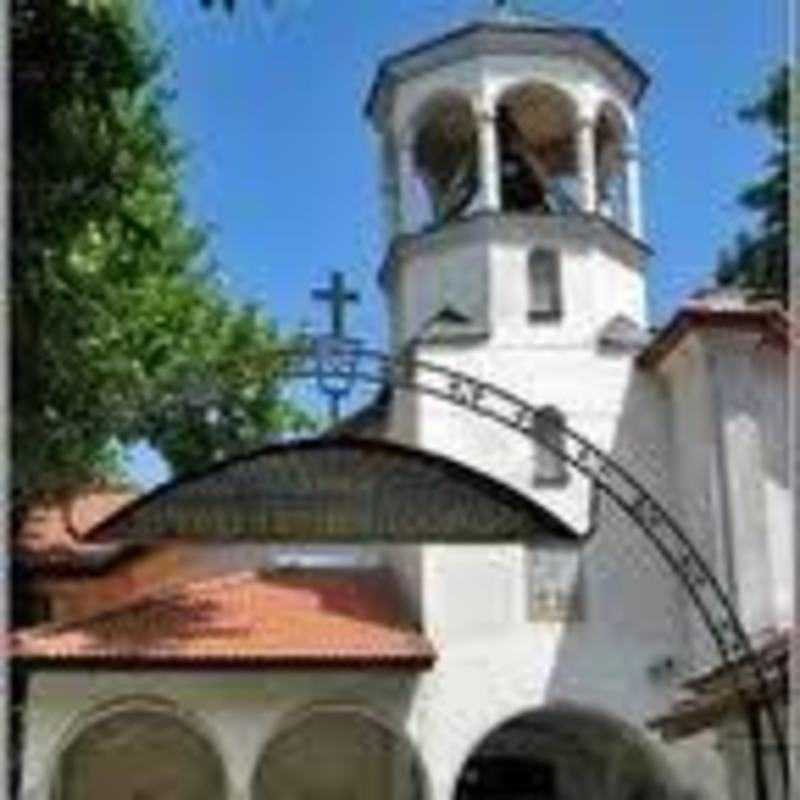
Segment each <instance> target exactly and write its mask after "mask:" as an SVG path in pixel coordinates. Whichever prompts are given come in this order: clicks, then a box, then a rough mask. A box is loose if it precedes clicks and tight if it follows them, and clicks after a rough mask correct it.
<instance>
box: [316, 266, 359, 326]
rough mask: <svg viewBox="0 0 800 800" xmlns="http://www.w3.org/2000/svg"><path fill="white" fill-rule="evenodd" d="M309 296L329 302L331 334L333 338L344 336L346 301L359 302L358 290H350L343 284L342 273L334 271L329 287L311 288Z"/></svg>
mask: <svg viewBox="0 0 800 800" xmlns="http://www.w3.org/2000/svg"><path fill="white" fill-rule="evenodd" d="M311 297H312V298H313V299H314V300H321V301H322V302H323V303H330V304H331V335H332V336H333V337H334V338H335V339H342V338H343V337H344V327H345V325H344V323H345V311H346V310H347V304H348V303H359V302H360V301H361V298H360V296H359V294H358V292H353V291H350V290H349V289H348V288H347V287H346V286H345V281H344V275H342V273H341V272H338V271H335V272H333V274H332V275H331V285H330V288H329V289H313V290H312V291H311Z"/></svg>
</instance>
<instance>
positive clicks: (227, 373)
mask: <svg viewBox="0 0 800 800" xmlns="http://www.w3.org/2000/svg"><path fill="white" fill-rule="evenodd" d="M11 25H12V27H11V33H12V40H11V41H12V57H13V61H12V170H13V171H12V208H13V211H12V214H13V216H12V225H13V231H12V232H13V237H12V240H13V243H12V252H11V306H12V308H11V313H12V381H13V383H12V430H11V435H12V474H13V489H14V491H15V493H16V499H17V500H18V501H24V500H25V499H28V498H30V497H32V496H36V495H38V494H41V493H42V492H63V491H70V490H71V489H72V488H74V487H76V486H79V485H82V484H84V483H86V482H87V481H91V480H94V479H98V478H107V477H108V476H109V475H114V474H115V472H117V471H118V470H119V468H120V452H121V448H122V447H123V446H125V445H127V444H130V443H133V442H136V441H140V440H146V441H148V442H149V443H150V444H152V445H153V446H154V447H155V448H157V449H158V450H159V451H160V453H161V454H162V455H163V456H164V457H165V458H166V459H167V461H168V463H169V464H170V465H171V467H172V468H173V470H176V471H184V470H187V469H190V468H197V467H199V466H201V465H202V464H204V463H206V462H208V461H209V460H211V459H213V458H217V457H221V456H224V455H227V454H230V453H232V452H235V451H238V450H241V449H243V448H246V447H250V446H253V445H254V444H255V443H256V442H260V441H263V439H264V438H265V437H266V436H267V435H269V434H273V433H276V432H280V431H284V430H286V429H287V428H293V427H298V426H302V425H304V424H306V423H307V421H308V420H307V419H306V417H305V416H304V415H303V414H302V413H300V412H299V411H298V410H297V409H296V408H294V407H293V406H291V405H290V404H287V403H286V402H284V401H282V400H281V395H280V374H281V369H282V367H284V366H285V364H283V363H282V358H281V357H280V356H279V355H278V353H277V351H278V349H279V348H281V347H283V346H285V345H286V344H287V342H286V341H285V340H284V339H283V338H282V337H281V336H280V335H279V332H278V330H277V328H276V326H275V325H274V324H273V323H271V322H270V321H269V320H268V319H266V318H265V317H264V315H263V314H262V313H260V312H259V311H257V310H256V309H254V308H245V307H242V306H241V305H238V304H237V303H235V302H234V301H233V300H231V299H230V298H228V297H227V296H226V294H225V293H224V292H223V290H222V288H221V285H220V283H219V281H218V280H216V279H215V278H214V277H213V275H214V270H213V269H212V263H211V259H210V257H209V256H208V254H207V237H206V235H205V232H204V231H203V230H202V229H201V228H199V227H198V226H196V225H194V224H192V223H191V222H190V221H189V220H188V217H187V214H186V211H185V209H184V206H183V204H182V202H181V199H180V194H179V183H180V178H181V171H180V170H181V163H182V155H181V152H180V151H179V149H178V148H177V147H176V144H175V140H174V136H173V134H172V132H171V131H170V129H169V127H168V126H167V124H166V121H165V117H164V105H165V102H166V101H167V99H168V97H167V94H166V92H165V91H164V90H163V88H161V87H160V86H159V83H158V80H159V75H160V71H161V67H162V64H163V60H164V55H163V53H162V52H161V51H159V50H158V49H157V48H156V47H155V46H154V44H153V42H154V38H153V36H152V34H151V32H150V31H149V29H148V28H147V25H146V22H145V20H143V19H142V18H141V8H140V6H139V4H137V2H136V0H102V1H101V0H14V3H13V5H12V15H11Z"/></svg>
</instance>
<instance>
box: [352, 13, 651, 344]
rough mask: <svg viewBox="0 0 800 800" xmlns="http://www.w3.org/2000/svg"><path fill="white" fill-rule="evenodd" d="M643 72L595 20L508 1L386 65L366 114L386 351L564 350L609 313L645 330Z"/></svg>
mask: <svg viewBox="0 0 800 800" xmlns="http://www.w3.org/2000/svg"><path fill="white" fill-rule="evenodd" d="M647 82H648V81H647V76H646V75H645V73H644V72H643V71H642V69H641V68H640V67H639V66H638V65H637V64H636V63H635V62H634V61H633V60H632V59H631V58H630V57H628V56H627V55H626V54H625V53H624V52H623V51H622V50H621V49H620V48H619V47H618V46H617V45H616V44H614V43H613V42H612V41H611V40H610V39H609V38H608V37H607V36H606V35H605V34H604V33H602V32H601V31H599V30H596V29H592V28H581V27H575V26H559V25H554V24H551V23H542V22H540V21H538V20H537V19H536V18H534V17H525V18H522V17H516V16H513V15H509V14H508V12H502V11H498V12H497V13H496V14H495V16H493V17H490V18H487V19H485V20H479V21H476V22H473V23H470V24H467V25H465V26H463V27H461V28H458V29H456V30H453V31H451V32H449V33H447V34H445V35H443V36H440V37H438V38H435V39H432V40H430V41H426V42H423V43H421V44H419V45H417V46H415V47H413V48H411V49H409V50H406V51H404V52H400V53H398V54H396V55H394V56H391V57H389V58H387V59H385V60H384V61H383V62H382V64H381V65H380V68H379V70H378V74H377V77H376V79H375V81H374V84H373V86H372V89H371V92H370V96H369V99H368V103H367V114H368V117H369V118H370V120H371V121H372V123H373V125H374V128H375V130H376V132H377V134H378V137H379V141H380V153H381V173H382V196H383V198H384V202H385V225H386V230H387V234H388V252H387V255H386V258H385V261H384V263H383V266H382V269H381V272H380V282H381V285H382V287H383V289H384V291H385V294H386V298H387V304H388V307H389V315H390V320H391V321H390V324H391V346H392V348H393V350H395V351H397V350H401V349H402V348H405V347H408V346H410V345H412V344H413V345H418V344H425V343H429V344H430V343H437V344H439V345H445V344H448V343H449V344H451V345H457V346H459V347H460V348H463V346H464V345H466V344H468V343H469V344H472V345H473V346H478V345H480V346H483V347H486V348H495V347H509V346H513V347H525V348H537V347H552V346H558V347H575V346H578V345H580V344H583V345H587V344H588V343H589V342H593V341H595V340H596V339H597V336H598V335H600V334H601V332H602V330H603V329H604V326H606V325H607V324H609V323H611V321H612V320H617V323H618V327H619V325H620V324H621V325H623V326H624V327H626V328H630V329H633V328H639V327H643V325H644V316H645V293H644V281H643V268H644V263H645V259H646V256H647V254H648V248H647V246H646V245H645V243H644V241H643V235H644V234H643V223H642V211H641V201H640V187H639V183H640V178H639V160H638V152H639V150H638V135H637V120H636V110H637V106H638V104H639V102H640V100H641V98H642V95H643V93H644V90H645V88H646V85H647ZM620 321H622V322H620Z"/></svg>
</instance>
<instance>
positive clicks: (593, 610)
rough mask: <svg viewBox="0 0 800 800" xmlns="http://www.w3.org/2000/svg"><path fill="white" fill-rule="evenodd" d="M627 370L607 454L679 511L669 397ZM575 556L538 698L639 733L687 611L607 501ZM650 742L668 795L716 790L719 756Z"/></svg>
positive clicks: (660, 691)
mask: <svg viewBox="0 0 800 800" xmlns="http://www.w3.org/2000/svg"><path fill="white" fill-rule="evenodd" d="M612 357H613V356H612ZM631 370H632V371H631V376H630V380H629V383H628V387H627V391H626V395H625V399H624V404H623V411H622V414H621V417H620V422H619V425H618V427H617V430H616V434H615V436H614V440H613V444H612V446H611V449H610V455H611V456H612V458H613V459H614V460H615V461H616V462H617V463H619V464H621V465H623V466H624V467H626V468H627V469H628V470H629V471H630V472H631V473H632V474H633V475H634V476H635V477H636V479H637V480H638V481H639V482H640V483H642V484H643V485H644V486H645V487H646V488H647V489H648V490H649V491H650V492H651V493H653V494H654V495H655V496H656V497H657V498H658V499H659V500H660V501H661V502H662V503H663V504H664V505H665V506H666V507H667V508H668V509H671V510H672V511H673V513H677V512H676V508H675V502H674V492H673V488H672V486H671V483H670V471H669V468H670V461H669V458H670V456H669V449H668V443H669V416H668V415H669V406H668V398H667V397H666V395H665V393H664V390H663V387H661V386H660V385H659V383H658V382H657V380H656V379H655V378H654V377H653V376H652V375H650V374H647V373H643V372H641V371H638V370H636V369H635V368H634V367H633V366H632V367H631ZM579 559H580V564H579V568H578V569H576V570H575V571H574V573H575V578H574V582H573V585H572V594H573V596H575V597H576V598H577V599H578V601H579V602H578V603H577V617H576V619H575V621H573V622H568V623H567V624H564V625H563V627H562V633H561V636H560V638H559V643H558V651H557V655H556V658H555V661H554V664H553V667H552V670H551V673H550V675H549V680H548V686H547V691H546V696H547V698H548V701H549V702H553V703H558V702H560V701H563V700H565V699H567V698H569V699H570V700H571V701H578V702H580V703H582V704H586V705H587V706H589V707H592V708H597V709H607V710H609V711H610V712H612V713H614V715H615V716H621V717H622V718H624V719H625V720H628V721H629V722H630V723H632V724H634V725H635V726H636V727H637V728H638V729H639V730H640V731H641V733H640V736H641V737H644V733H643V732H644V730H645V728H646V722H647V720H648V719H650V718H652V717H655V716H657V715H658V714H659V713H662V712H663V711H664V710H665V709H666V708H667V707H668V706H669V705H670V704H671V702H672V700H673V699H674V693H675V691H676V690H677V688H678V683H679V679H680V677H681V676H682V675H683V674H684V673H685V670H686V669H687V668H688V667H689V665H690V652H691V651H690V649H689V647H690V641H689V637H690V631H691V630H694V629H696V628H697V627H698V621H697V619H692V617H693V616H695V612H693V611H692V608H691V604H690V600H689V597H688V595H687V594H686V592H685V590H683V589H682V588H681V587H680V584H679V580H678V578H677V576H676V575H675V574H674V572H672V570H671V568H670V566H669V565H668V564H667V563H666V562H665V561H664V559H663V557H662V556H661V555H660V554H659V553H658V551H657V549H656V547H655V546H654V545H653V544H652V543H651V542H650V541H649V540H648V539H647V537H646V536H645V534H644V533H643V531H642V530H641V529H640V528H639V527H638V526H637V525H636V524H635V523H633V522H632V520H631V519H630V518H629V517H628V516H627V515H626V514H625V513H624V512H623V511H622V510H621V509H619V508H618V507H616V506H615V504H614V502H613V501H611V500H609V499H608V498H604V497H602V496H601V499H600V500H599V502H598V504H597V508H596V529H595V531H594V533H593V534H592V536H591V537H590V538H589V539H588V540H587V541H586V542H585V544H584V546H583V548H582V550H581V553H580V556H579ZM695 645H696V642H695ZM657 749H658V750H661V751H663V752H664V754H665V755H668V756H669V758H670V760H671V761H672V762H673V763H674V764H675V766H676V772H677V773H678V774H679V775H680V786H678V784H677V783H676V785H675V788H674V791H675V792H678V794H671V795H668V796H675V797H678V796H680V797H689V796H691V797H696V798H706V797H708V798H715V797H717V796H719V792H720V788H721V786H723V785H724V780H725V777H724V768H723V765H722V764H721V762H720V758H719V755H718V754H717V753H715V752H712V751H710V749H706V750H704V751H703V752H696V753H689V754H685V753H684V754H683V755H682V758H681V759H677V760H676V758H675V756H674V754H670V753H668V752H667V749H666V748H662V747H661V746H658V747H657ZM609 769H611V767H609ZM626 791H627V790H626ZM629 791H633V790H632V789H630V790H629ZM612 796H613V797H618V796H619V797H623V796H624V797H627V796H628V794H625V793H623V794H613V795H609V797H612ZM641 796H642V797H645V798H648V797H651V796H652V797H660V796H662V795H659V794H657V793H655V794H648V793H644V794H642V795H641ZM630 797H632V798H633V797H639V795H636V794H635V793H634V794H630Z"/></svg>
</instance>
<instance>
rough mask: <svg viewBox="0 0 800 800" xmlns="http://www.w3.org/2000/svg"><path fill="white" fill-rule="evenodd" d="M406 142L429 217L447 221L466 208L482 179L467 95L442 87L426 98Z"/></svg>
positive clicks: (413, 118) (414, 117) (474, 123)
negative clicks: (424, 193)
mask: <svg viewBox="0 0 800 800" xmlns="http://www.w3.org/2000/svg"><path fill="white" fill-rule="evenodd" d="M406 142H407V145H408V146H410V147H411V156H412V161H413V166H414V170H415V172H416V175H417V176H419V178H420V180H421V182H422V184H423V186H424V188H425V192H426V195H427V199H428V203H429V208H428V217H429V219H430V220H431V221H433V222H434V223H437V222H446V221H448V220H450V219H453V218H454V217H456V216H458V215H459V214H462V213H463V212H464V211H466V209H467V207H468V206H469V204H470V202H471V200H472V198H473V197H474V195H475V193H476V191H477V188H478V183H479V177H478V126H477V122H476V119H475V112H474V109H473V104H472V101H471V100H470V98H469V96H467V95H466V94H465V93H464V92H461V91H458V90H455V89H442V90H439V91H437V92H434V93H433V94H432V95H430V96H429V97H427V98H426V99H425V100H424V101H423V102H422V103H421V104H420V105H419V106H418V107H417V109H416V110H415V112H414V113H413V114H412V115H411V120H410V124H409V133H408V135H407V137H406Z"/></svg>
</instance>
